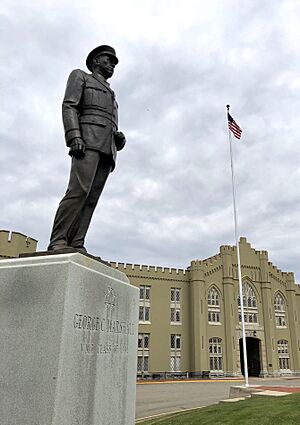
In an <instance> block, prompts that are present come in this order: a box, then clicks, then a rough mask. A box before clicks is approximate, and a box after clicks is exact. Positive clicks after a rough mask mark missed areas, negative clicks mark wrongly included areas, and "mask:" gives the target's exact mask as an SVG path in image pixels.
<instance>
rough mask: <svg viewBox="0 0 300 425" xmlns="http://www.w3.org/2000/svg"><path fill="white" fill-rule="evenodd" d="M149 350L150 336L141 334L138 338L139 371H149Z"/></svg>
mask: <svg viewBox="0 0 300 425" xmlns="http://www.w3.org/2000/svg"><path fill="white" fill-rule="evenodd" d="M149 348H150V334H146V333H145V334H139V336H138V359H137V371H138V372H148V371H149Z"/></svg>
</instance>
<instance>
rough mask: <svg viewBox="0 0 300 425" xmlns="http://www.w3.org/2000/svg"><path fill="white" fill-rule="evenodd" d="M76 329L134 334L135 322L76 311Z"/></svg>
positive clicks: (74, 324)
mask: <svg viewBox="0 0 300 425" xmlns="http://www.w3.org/2000/svg"><path fill="white" fill-rule="evenodd" d="M73 326H74V328H75V329H81V330H87V331H98V332H107V333H116V334H123V335H134V323H133V322H126V321H125V320H114V319H109V318H107V317H103V318H100V317H99V316H90V315H88V314H79V313H75V314H74V318H73Z"/></svg>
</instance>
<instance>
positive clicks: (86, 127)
mask: <svg viewBox="0 0 300 425" xmlns="http://www.w3.org/2000/svg"><path fill="white" fill-rule="evenodd" d="M62 115H63V123H64V129H65V139H66V144H67V146H70V144H71V141H72V140H73V139H74V138H75V137H80V138H82V140H83V142H84V143H85V145H86V148H87V149H93V150H98V151H100V152H102V153H105V154H107V155H110V156H111V157H112V159H113V166H114V164H115V161H116V153H117V150H121V149H123V147H124V145H125V143H122V144H120V142H119V144H118V145H116V141H115V138H114V132H115V131H116V130H117V129H118V104H117V102H116V99H115V94H114V92H113V91H112V89H111V88H110V86H109V83H108V82H107V81H106V80H105V79H104V78H103V77H102V76H101V75H98V74H87V73H86V72H84V71H82V70H80V69H75V70H74V71H72V72H71V74H70V76H69V79H68V82H67V87H66V92H65V97H64V100H63V104H62ZM117 143H118V141H117Z"/></svg>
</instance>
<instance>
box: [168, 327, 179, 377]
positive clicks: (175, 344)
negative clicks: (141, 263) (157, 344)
mask: <svg viewBox="0 0 300 425" xmlns="http://www.w3.org/2000/svg"><path fill="white" fill-rule="evenodd" d="M170 348H171V352H170V370H171V372H178V371H180V370H181V335H178V334H171V339H170Z"/></svg>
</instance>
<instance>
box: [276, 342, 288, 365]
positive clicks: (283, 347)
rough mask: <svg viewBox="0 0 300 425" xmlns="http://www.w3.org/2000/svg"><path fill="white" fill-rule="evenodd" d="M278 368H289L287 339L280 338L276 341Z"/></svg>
mask: <svg viewBox="0 0 300 425" xmlns="http://www.w3.org/2000/svg"><path fill="white" fill-rule="evenodd" d="M277 350H278V360H279V369H280V370H287V369H289V368H290V356H289V347H288V341H287V340H286V339H280V340H279V341H278V342H277Z"/></svg>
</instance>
